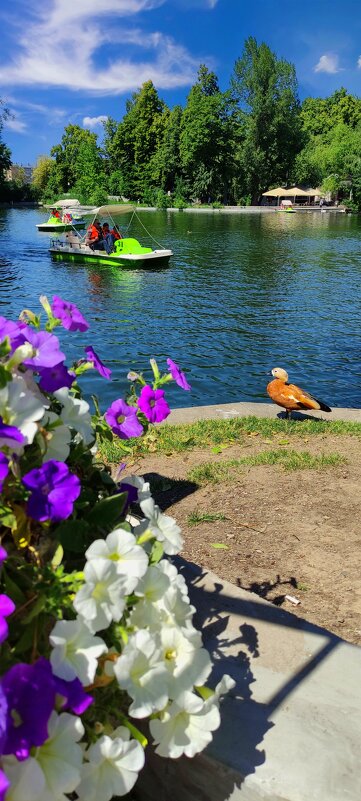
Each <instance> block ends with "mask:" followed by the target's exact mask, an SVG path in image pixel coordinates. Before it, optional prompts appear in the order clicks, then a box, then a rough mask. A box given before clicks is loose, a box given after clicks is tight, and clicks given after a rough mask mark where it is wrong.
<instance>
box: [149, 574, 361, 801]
mask: <svg viewBox="0 0 361 801" xmlns="http://www.w3.org/2000/svg"><path fill="white" fill-rule="evenodd" d="M177 562H178V565H177V566H178V568H180V569H181V571H182V572H184V575H185V578H186V580H187V583H188V585H189V587H190V598H191V602H192V603H194V604H195V606H196V609H197V614H196V620H195V623H196V625H197V627H198V628H199V629H201V630H202V633H203V640H204V644H205V647H206V648H207V650H208V651H209V653H210V655H211V657H212V662H213V666H214V668H213V674H212V677H211V680H210V683H211V685H212V686H215V684H216V683H217V682H218V681H219V679H220V677H221V676H222V675H223V674H224V673H229V674H230V675H231V676H232V678H233V679H234V680H235V681H236V686H235V688H234V690H232V691H231V693H230V694H229V695H228V696H226V698H225V699H224V701H223V703H222V707H221V719H222V722H221V726H220V728H219V729H218V730H217V731H216V732H215V733H214V739H213V741H212V743H211V744H210V745H209V746H208V748H207V749H206V751H205V752H203V753H201V754H199V755H198V756H197V757H195V758H194V759H187V758H185V757H181V758H180V759H176V760H172V759H170V760H165V759H160V758H159V757H157V756H156V755H155V754H154V753H153V752H152V749H148V750H147V761H146V768H145V770H144V771H143V772H142V773H141V775H140V778H139V782H138V783H137V785H136V798H137V799H139V801H154V799H155V798H156V799H157V801H169V800H170V799H172V801H359V799H360V798H361V763H360V742H361V690H360V681H359V676H360V671H361V649H360V648H358V647H357V646H354V645H350V644H349V643H346V642H344V641H343V640H340V639H339V638H338V637H336V636H335V635H333V634H331V633H330V632H328V631H326V630H325V629H322V628H320V627H319V626H315V625H313V624H312V623H308V622H307V621H305V620H301V619H300V618H297V617H296V616H295V615H292V614H291V613H289V612H286V611H284V610H283V609H280V608H279V607H277V606H274V605H273V604H270V603H269V602H267V601H265V600H263V599H261V598H259V597H258V596H256V595H254V594H252V593H249V592H246V591H245V590H243V589H239V588H238V587H236V586H234V585H233V584H229V583H228V582H226V581H223V580H222V579H220V578H219V577H218V576H216V575H214V574H213V573H211V572H208V573H207V572H206V571H203V570H202V569H201V568H199V567H198V566H196V565H192V564H191V563H187V562H184V561H183V560H177Z"/></svg>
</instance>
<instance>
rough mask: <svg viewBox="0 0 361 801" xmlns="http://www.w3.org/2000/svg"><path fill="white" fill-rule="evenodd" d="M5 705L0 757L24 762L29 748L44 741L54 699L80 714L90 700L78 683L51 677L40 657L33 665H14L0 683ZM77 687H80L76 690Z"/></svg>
mask: <svg viewBox="0 0 361 801" xmlns="http://www.w3.org/2000/svg"><path fill="white" fill-rule="evenodd" d="M1 685H2V690H3V693H4V695H5V699H6V703H7V714H6V734H5V737H4V742H3V753H4V754H15V756H16V757H17V759H19V760H20V761H21V760H24V759H27V758H28V756H29V753H30V749H31V748H32V747H33V746H40V745H42V744H43V743H44V742H45V740H47V739H48V721H49V718H50V715H51V713H52V711H53V709H54V707H55V703H56V697H57V695H61V696H62V697H63V698H64V699H65V703H63V706H62V708H68V709H69V708H70V709H71V710H72V711H74V712H76V714H81V712H83V711H84V710H85V709H87V707H88V706H89V704H91V703H92V701H93V699H92V698H91V696H89V695H87V694H86V693H85V692H84V690H83V688H82V686H81V684H80V681H79V679H75V680H74V681H63V680H61V679H58V677H57V676H53V672H52V669H51V665H50V662H49V661H48V660H47V659H45V658H44V657H40V659H38V661H37V662H35V664H34V665H27V664H24V663H21V664H18V665H14V666H13V667H11V668H10V670H8V671H7V673H5V675H4V676H3V677H2V679H1ZM79 685H80V686H79Z"/></svg>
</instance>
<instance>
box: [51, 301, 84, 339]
mask: <svg viewBox="0 0 361 801" xmlns="http://www.w3.org/2000/svg"><path fill="white" fill-rule="evenodd" d="M51 311H52V312H53V315H54V317H57V318H58V319H59V320H61V324H62V326H63V327H64V328H66V329H67V330H68V331H87V330H88V328H89V324H88V323H87V321H86V319H85V318H84V317H83V315H82V313H81V312H80V311H79V309H78V307H77V306H76V305H75V303H69V302H68V301H66V300H62V298H59V296H58V295H53V304H52V307H51Z"/></svg>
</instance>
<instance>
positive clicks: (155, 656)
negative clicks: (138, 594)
mask: <svg viewBox="0 0 361 801" xmlns="http://www.w3.org/2000/svg"><path fill="white" fill-rule="evenodd" d="M114 674H115V676H116V679H117V681H118V684H119V687H120V688H121V689H122V690H126V691H127V693H128V695H130V697H131V698H132V699H133V703H132V704H131V705H130V707H129V714H130V715H132V716H133V717H134V718H145V717H148V715H151V714H152V713H153V712H157V711H159V710H161V709H163V708H164V707H165V705H166V704H167V702H168V693H167V684H168V681H167V679H168V672H167V669H166V667H165V665H164V661H163V659H162V654H161V651H160V648H159V647H158V646H157V644H156V642H155V639H154V637H152V636H151V634H150V633H149V632H148V631H144V630H140V631H137V632H136V633H135V634H133V635H132V636H131V637H129V640H128V642H127V645H126V646H125V648H124V650H123V652H122V653H121V655H120V657H119V659H118V660H117V662H116V663H115V665H114Z"/></svg>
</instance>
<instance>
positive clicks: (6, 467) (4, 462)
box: [0, 453, 9, 492]
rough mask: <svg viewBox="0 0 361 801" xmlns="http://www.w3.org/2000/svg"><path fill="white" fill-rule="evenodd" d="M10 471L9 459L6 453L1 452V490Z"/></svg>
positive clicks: (0, 490)
mask: <svg viewBox="0 0 361 801" xmlns="http://www.w3.org/2000/svg"><path fill="white" fill-rule="evenodd" d="M8 472H9V460H8V459H7V457H6V456H5V453H0V492H2V491H3V486H4V481H5V479H6V476H7V474H8Z"/></svg>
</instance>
